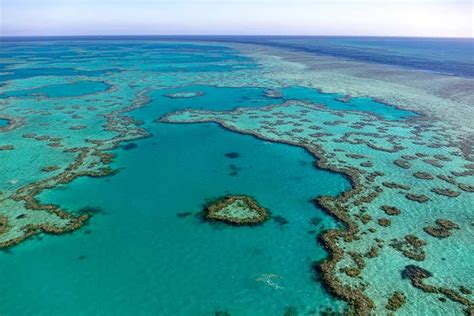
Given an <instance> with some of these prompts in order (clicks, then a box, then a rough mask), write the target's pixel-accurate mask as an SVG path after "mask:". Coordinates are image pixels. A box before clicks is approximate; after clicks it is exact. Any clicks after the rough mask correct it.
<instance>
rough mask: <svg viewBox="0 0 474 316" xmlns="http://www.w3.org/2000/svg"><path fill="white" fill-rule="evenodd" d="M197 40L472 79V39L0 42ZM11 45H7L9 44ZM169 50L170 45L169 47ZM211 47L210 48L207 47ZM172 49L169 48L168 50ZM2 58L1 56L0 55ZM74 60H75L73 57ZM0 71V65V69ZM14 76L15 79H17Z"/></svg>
mask: <svg viewBox="0 0 474 316" xmlns="http://www.w3.org/2000/svg"><path fill="white" fill-rule="evenodd" d="M97 39H101V40H109V39H110V40H121V39H126V40H137V41H138V40H180V41H186V40H190V41H191V40H201V41H224V42H242V43H255V44H264V45H270V46H275V47H282V48H286V49H293V50H298V51H304V52H308V53H314V54H322V55H329V56H335V57H341V58H346V59H351V60H358V61H364V62H369V63H381V64H387V65H392V66H399V67H404V68H410V69H419V70H426V71H434V72H440V73H444V74H450V75H456V76H465V77H473V76H474V40H473V39H472V38H418V37H352V36H105V37H104V36H85V37H22V38H19V37H3V38H0V45H2V42H12V41H19V42H28V41H36V42H37V41H45V40H48V41H51V40H62V41H64V40H68V41H74V40H97ZM9 45H11V43H10V44H9ZM171 46H172V45H171ZM210 47H211V46H210ZM171 48H172V47H171ZM0 56H4V54H3V53H2V54H0ZM75 58H76V57H75ZM0 69H1V65H0ZM17 76H18V75H17Z"/></svg>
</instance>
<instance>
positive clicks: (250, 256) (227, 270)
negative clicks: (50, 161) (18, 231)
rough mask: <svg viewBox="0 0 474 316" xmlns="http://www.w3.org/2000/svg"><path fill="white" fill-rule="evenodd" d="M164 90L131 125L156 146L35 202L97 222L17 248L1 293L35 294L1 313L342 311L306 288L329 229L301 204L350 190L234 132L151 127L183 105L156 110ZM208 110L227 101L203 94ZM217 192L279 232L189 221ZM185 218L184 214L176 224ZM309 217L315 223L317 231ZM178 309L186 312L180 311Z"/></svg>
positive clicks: (298, 154)
mask: <svg viewBox="0 0 474 316" xmlns="http://www.w3.org/2000/svg"><path fill="white" fill-rule="evenodd" d="M201 88H202V87H201ZM213 89H215V88H212V87H209V88H208V89H206V91H212V90H213ZM224 91H225V89H224ZM232 91H234V90H232ZM238 91H239V90H237V89H235V93H234V98H236V100H235V101H237V99H238V98H237V96H238ZM163 92H165V93H167V92H168V91H163ZM163 92H162V91H155V92H154V94H153V95H158V97H156V98H153V101H152V103H151V104H149V105H148V106H147V107H146V108H144V109H143V110H138V111H136V112H134V116H135V117H137V118H140V119H143V118H148V120H147V122H146V123H145V124H146V127H147V128H149V130H150V131H151V132H152V133H153V135H154V136H153V137H152V138H148V139H145V140H141V141H137V142H135V144H136V145H137V147H136V148H134V149H130V150H125V149H123V148H121V149H117V150H116V152H117V153H118V154H119V158H118V159H117V161H116V163H115V164H114V167H115V168H118V169H119V170H120V172H119V174H117V175H116V176H114V177H111V178H102V179H90V178H80V179H78V180H76V181H74V182H73V183H71V184H70V185H67V186H65V187H59V188H58V189H55V190H51V191H47V192H45V193H44V194H42V195H41V200H42V201H45V202H54V203H59V204H60V205H62V206H64V207H67V208H68V209H71V210H79V209H81V208H84V207H95V208H100V209H102V210H103V213H100V214H98V215H97V216H95V217H94V218H93V219H92V221H91V222H90V224H89V225H88V226H86V227H84V228H83V229H81V231H79V232H78V233H75V234H72V235H68V236H61V237H50V236H44V237H43V240H42V241H41V242H30V243H25V244H24V245H20V246H19V247H17V248H15V249H13V250H12V252H13V254H12V255H4V256H2V257H3V258H2V260H3V263H2V268H4V269H6V270H8V271H11V273H9V274H1V275H0V282H1V284H3V286H5V287H7V288H14V287H17V288H18V287H19V288H23V287H26V285H27V284H41V287H40V290H39V291H38V289H35V290H34V291H33V289H32V291H31V292H28V293H27V295H28V296H29V297H31V298H32V300H31V301H29V303H28V309H27V310H25V306H24V305H21V304H18V303H19V302H18V300H19V299H20V297H19V296H18V295H17V294H18V293H17V292H14V291H9V292H8V293H5V295H2V301H3V303H2V306H3V310H4V311H5V312H6V313H7V314H12V315H13V314H21V313H24V312H27V313H28V312H34V311H41V314H44V315H51V314H58V313H66V314H68V313H74V311H77V310H83V311H84V312H85V313H99V314H100V313H105V312H106V313H110V314H129V313H134V312H137V311H138V312H139V313H142V314H149V313H153V312H155V313H159V314H167V315H171V314H173V315H178V314H179V315H181V314H182V315H190V314H193V315H210V314H212V313H213V312H215V311H217V310H225V311H229V312H230V313H231V314H232V315H268V314H277V313H282V311H284V310H285V309H286V308H287V307H290V306H294V307H296V308H297V310H299V311H301V312H303V311H305V312H308V311H310V310H313V309H314V310H319V309H320V308H322V307H337V306H340V307H342V306H343V304H342V303H341V304H337V303H336V302H334V299H333V298H331V297H330V296H329V295H328V294H327V293H326V292H325V291H324V290H323V289H322V288H321V286H320V284H319V283H318V282H315V281H314V279H313V278H314V277H315V276H314V272H313V271H312V270H311V264H312V262H313V261H315V260H320V259H322V258H324V257H325V256H326V252H325V251H324V249H323V248H322V247H321V246H319V244H318V243H317V239H316V237H317V235H316V232H318V231H321V230H322V229H325V228H329V227H334V225H335V223H334V221H333V220H332V219H330V218H328V217H327V216H326V215H325V214H324V213H323V212H322V211H321V210H319V209H317V208H315V207H314V205H313V204H312V203H311V202H310V200H311V199H312V198H313V197H315V196H316V195H320V194H337V193H338V192H340V191H341V190H344V189H347V188H348V182H347V181H346V180H345V179H344V178H343V177H341V176H340V175H337V174H333V173H330V172H326V171H322V170H318V169H316V168H315V167H314V166H313V162H314V161H313V159H312V158H311V156H310V155H309V154H308V153H306V152H305V151H304V150H303V149H300V148H295V147H290V146H287V145H280V144H272V143H267V142H263V141H261V140H257V139H256V138H253V137H251V136H243V135H238V134H233V133H230V132H228V131H225V130H224V129H222V128H220V127H218V126H216V125H211V124H202V125H171V124H164V123H153V122H151V120H150V118H154V117H157V116H160V115H161V114H163V113H166V112H168V111H169V110H171V109H175V108H176V107H177V106H178V105H177V104H179V103H181V102H182V100H179V99H178V100H170V99H167V101H166V103H164V102H163V101H164V100H163V99H162V98H160V97H159V95H162V93H163ZM249 93H250V94H251V93H259V91H258V90H255V91H254V90H253V89H251V90H248V91H246V90H245V89H243V90H242V93H241V94H240V98H243V99H245V97H246V96H247V95H248V94H249ZM218 95H219V94H218V93H217V94H216V96H218ZM194 100H196V101H197V100H200V99H199V98H195V99H194ZM207 100H208V101H213V103H215V104H225V103H226V101H225V100H224V99H219V97H213V96H212V95H211V94H209V95H208V96H207ZM125 148H126V147H125ZM229 152H237V153H239V157H238V158H236V159H229V158H227V157H226V156H225V154H226V153H229ZM275 170H277V172H275ZM233 172H234V173H235V172H236V173H237V174H236V175H233ZM225 194H247V195H251V196H253V197H255V198H256V199H257V200H258V201H259V203H261V204H262V205H264V206H265V207H267V208H269V209H270V210H271V212H272V215H274V216H277V215H278V216H282V217H284V218H285V219H286V220H287V221H288V224H285V225H282V224H279V223H278V222H276V221H274V220H270V221H268V222H266V223H265V224H263V225H261V226H258V227H253V228H245V227H239V228H236V227H231V226H227V225H224V224H209V223H205V222H202V220H201V219H200V218H199V216H198V213H199V212H200V211H201V210H202V207H203V204H204V203H206V202H207V201H209V200H212V199H214V198H217V197H220V196H222V195H225ZM131 212H132V213H131ZM182 212H192V213H193V214H192V215H190V216H188V217H185V218H182V217H178V216H177V214H179V213H182ZM313 218H317V221H318V222H319V221H320V223H319V224H318V225H316V226H314V225H313V224H312V223H311V222H310V221H311V219H313ZM88 231H91V233H90V234H86V233H87V232H88ZM311 231H313V232H311ZM44 245H48V246H47V247H45V246H44ZM81 258H82V259H81ZM35 271H41V273H35ZM262 274H276V275H279V276H281V279H280V278H278V279H277V280H275V281H276V282H277V283H278V285H279V286H281V287H282V288H279V289H276V288H274V287H272V286H269V285H266V284H264V283H262V282H258V281H256V279H258V278H259V277H262ZM19 275H21V276H22V277H21V279H22V280H24V281H22V283H18V281H19V280H18V276H19ZM46 280H47V281H46ZM23 282H24V283H23ZM65 289H67V291H65ZM71 293H74V295H73V297H71ZM22 295H25V292H23V294H22ZM50 297H54V301H55V304H51V302H50V300H49V298H50ZM86 297H87V302H88V304H87V307H84V306H83V304H84V303H83V300H84V299H85V298H86ZM183 299H185V300H186V301H188V302H189V303H187V304H185V305H184V306H183ZM137 306H140V307H139V308H138V310H137ZM59 307H60V308H59Z"/></svg>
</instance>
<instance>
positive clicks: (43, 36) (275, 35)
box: [0, 34, 474, 40]
mask: <svg viewBox="0 0 474 316" xmlns="http://www.w3.org/2000/svg"><path fill="white" fill-rule="evenodd" d="M59 37H77V38H79V37H82V38H86V37H371V38H420V39H421V38H437V39H471V40H474V36H470V37H466V36H410V35H342V34H338V35H324V34H319V35H318V34H314V35H298V34H284V35H282V34H153V35H151V34H126V35H124V34H83V35H72V34H64V35H57V34H56V35H0V38H59Z"/></svg>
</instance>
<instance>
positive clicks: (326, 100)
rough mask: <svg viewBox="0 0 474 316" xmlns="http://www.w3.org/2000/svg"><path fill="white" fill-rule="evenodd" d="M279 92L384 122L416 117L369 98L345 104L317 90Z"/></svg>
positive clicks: (340, 96)
mask: <svg viewBox="0 0 474 316" xmlns="http://www.w3.org/2000/svg"><path fill="white" fill-rule="evenodd" d="M281 92H282V95H283V98H285V99H295V100H308V101H311V102H314V103H317V104H323V105H325V106H327V107H328V108H330V109H333V110H339V111H361V112H368V113H373V114H375V115H377V116H379V117H381V118H383V119H385V120H402V119H406V118H409V117H413V116H416V115H417V114H416V113H413V112H411V111H407V110H403V109H398V108H396V107H393V106H390V105H387V104H384V103H381V102H377V101H375V100H373V99H370V98H353V99H350V100H349V101H347V102H343V101H341V100H342V99H343V98H344V95H340V94H334V93H321V92H320V91H318V90H317V89H311V88H305V87H289V88H284V89H282V90H281Z"/></svg>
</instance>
